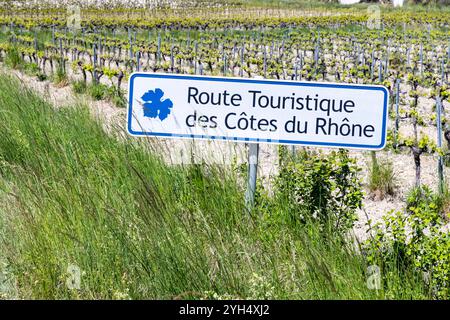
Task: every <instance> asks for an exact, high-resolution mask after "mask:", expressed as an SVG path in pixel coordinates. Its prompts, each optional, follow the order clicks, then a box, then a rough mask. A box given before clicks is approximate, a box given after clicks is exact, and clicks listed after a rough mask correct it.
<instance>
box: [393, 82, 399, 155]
mask: <svg viewBox="0 0 450 320" xmlns="http://www.w3.org/2000/svg"><path fill="white" fill-rule="evenodd" d="M395 89H396V90H395V136H394V139H395V141H394V148H397V142H398V125H399V119H400V117H399V103H400V79H397V81H396V83H395Z"/></svg>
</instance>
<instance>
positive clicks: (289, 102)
mask: <svg viewBox="0 0 450 320" xmlns="http://www.w3.org/2000/svg"><path fill="white" fill-rule="evenodd" d="M388 95H389V93H388V90H387V89H386V88H385V87H383V86H376V85H356V84H336V83H317V82H298V81H277V80H259V79H242V78H221V77H207V76H188V75H174V74H153V73H133V74H132V75H131V76H130V80H129V107H128V117H127V119H128V125H127V128H128V132H129V133H130V134H131V135H135V136H158V137H171V138H190V139H192V138H194V139H224V140H232V141H242V142H267V143H278V144H296V145H307V146H324V147H339V148H356V149H370V150H379V149H382V148H383V147H384V146H385V144H386V130H387V116H388V110H387V106H388V100H389V97H388Z"/></svg>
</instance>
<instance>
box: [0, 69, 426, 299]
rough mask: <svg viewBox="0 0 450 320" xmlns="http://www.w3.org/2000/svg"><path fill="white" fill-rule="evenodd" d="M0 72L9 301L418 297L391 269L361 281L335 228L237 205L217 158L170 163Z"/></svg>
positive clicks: (354, 257) (237, 195) (0, 164)
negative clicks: (378, 279) (75, 283)
mask: <svg viewBox="0 0 450 320" xmlns="http://www.w3.org/2000/svg"><path fill="white" fill-rule="evenodd" d="M0 80H1V81H0V132H1V133H2V136H1V139H0V273H2V272H5V271H6V270H7V271H8V272H9V273H10V276H9V279H13V280H15V281H16V283H17V288H16V290H17V291H18V293H19V296H20V297H25V298H176V297H178V298H218V297H219V298H230V297H234V298H286V299H289V298H300V299H305V298H306V299H324V298H344V299H348V298H419V297H423V295H422V289H421V286H420V285H418V284H417V283H416V282H415V280H414V277H410V276H409V275H408V274H405V275H404V276H402V277H399V276H398V275H397V272H396V271H395V269H393V272H392V274H390V275H389V276H388V277H386V279H385V280H386V281H385V288H384V289H383V290H380V291H374V290H369V289H367V286H366V276H365V270H366V268H367V266H366V264H365V262H364V260H363V259H362V257H361V256H360V255H358V254H356V253H355V252H353V250H352V249H350V248H347V246H345V245H343V244H342V241H341V240H340V239H339V238H338V237H337V236H336V235H326V234H323V233H320V232H318V231H317V228H316V227H315V226H314V225H308V226H292V225H289V224H276V225H273V224H268V223H267V222H266V221H267V220H265V219H264V218H263V217H261V216H260V215H259V214H258V210H255V212H254V213H252V214H251V215H249V214H248V213H246V212H245V210H244V207H243V199H242V191H241V190H240V188H239V184H238V183H237V181H236V179H235V178H234V177H235V174H232V172H231V170H230V168H224V167H212V166H208V165H203V166H190V167H178V168H175V167H171V168H169V167H167V166H166V165H164V164H163V163H161V162H160V161H158V159H157V158H155V157H154V156H152V155H151V154H148V153H146V152H145V151H144V148H143V147H142V146H139V145H138V144H137V143H136V142H135V141H136V140H130V141H121V142H119V139H116V138H115V137H111V136H108V135H106V134H105V133H104V132H103V131H102V129H101V126H100V125H99V124H98V123H96V122H95V121H93V120H92V119H91V118H90V116H89V114H88V111H87V110H86V108H84V107H82V106H80V107H76V108H63V109H59V110H55V109H53V108H52V107H51V106H50V105H49V104H47V103H45V102H43V101H42V99H40V98H39V97H37V96H36V95H35V94H33V93H31V92H29V91H26V90H24V88H22V87H21V86H20V84H19V83H18V82H17V81H16V80H14V79H11V78H10V77H9V76H7V75H5V74H0ZM273 214H274V215H275V214H278V213H276V212H274V213H273ZM2 262H3V263H2ZM70 264H73V265H76V266H78V267H79V268H80V269H81V271H82V275H81V289H80V290H69V289H68V288H67V286H66V280H67V278H68V273H67V268H68V265H70ZM2 269H3V270H2ZM0 289H1V286H0ZM0 297H1V295H0Z"/></svg>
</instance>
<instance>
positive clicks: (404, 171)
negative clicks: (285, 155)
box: [6, 69, 450, 240]
mask: <svg viewBox="0 0 450 320" xmlns="http://www.w3.org/2000/svg"><path fill="white" fill-rule="evenodd" d="M6 72H8V73H12V74H14V75H15V76H17V77H18V78H19V79H20V80H21V81H22V83H23V84H24V85H25V86H26V87H28V88H30V89H32V90H35V91H36V92H38V93H39V94H40V95H42V96H43V97H44V98H45V99H46V100H48V101H49V102H51V103H52V104H53V105H55V106H56V107H62V106H71V105H75V104H77V103H78V104H79V103H84V104H86V105H88V106H89V109H90V110H91V112H92V114H93V116H94V117H95V118H96V119H98V120H99V121H100V122H101V123H102V124H103V125H104V128H105V130H106V131H107V132H111V130H114V131H115V132H121V133H123V134H124V135H125V133H124V132H125V130H124V125H125V119H126V109H120V108H117V107H114V106H113V105H112V104H111V103H109V102H107V101H93V100H92V99H90V98H88V97H86V96H84V95H75V94H74V93H73V92H72V90H71V88H70V87H69V86H66V87H57V86H55V85H54V84H52V83H51V82H49V81H43V82H39V81H37V80H36V79H34V78H32V77H30V76H27V75H25V74H23V73H21V72H19V71H16V70H13V71H11V70H9V69H8V70H7V71H6ZM425 107H426V109H428V108H431V107H432V106H431V105H430V104H427V105H425ZM402 130H405V131H407V130H408V131H409V130H410V128H409V127H408V126H406V125H405V126H404V127H403V129H402ZM427 131H428V132H427V133H428V134H429V135H430V137H431V138H434V136H435V132H436V130H435V128H430V129H427ZM147 139H148V141H149V146H150V147H151V148H152V149H153V150H155V151H156V152H158V154H161V155H162V156H163V157H164V158H165V160H166V161H167V162H169V163H187V162H192V160H193V161H195V162H197V161H198V162H200V163H201V162H202V161H205V162H206V163H212V162H214V163H225V164H230V163H231V162H235V163H237V164H239V163H246V154H247V150H246V145H245V144H243V143H230V142H224V141H192V140H173V139H156V138H147ZM327 150H328V149H325V148H324V152H327ZM350 154H351V155H352V156H353V157H355V158H356V159H357V163H358V165H359V166H360V167H361V168H362V171H361V174H360V178H361V180H362V181H363V183H364V184H365V185H366V181H367V178H368V164H369V163H370V153H369V152H366V151H351V152H350ZM377 156H378V158H379V159H382V158H389V159H391V160H392V161H393V163H394V168H395V176H396V180H397V186H398V187H397V188H396V191H397V193H396V195H395V196H394V197H388V198H385V199H377V198H376V197H375V198H374V197H373V195H370V194H369V192H367V190H366V196H365V198H364V201H363V208H362V209H361V210H358V217H359V220H358V221H357V223H356V226H355V228H354V231H355V235H356V236H357V237H358V238H359V239H361V240H362V239H366V238H367V236H368V235H367V233H366V230H367V225H366V223H367V217H369V219H371V220H372V222H376V221H379V220H380V219H381V217H382V216H383V215H384V214H386V213H388V212H389V211H391V210H403V209H404V198H405V196H406V194H407V192H408V190H410V189H411V187H413V185H414V182H415V171H414V168H415V167H414V160H413V157H412V155H410V154H409V153H408V154H406V153H402V154H395V153H392V152H391V151H380V152H378V153H377ZM421 161H422V177H421V178H422V183H423V184H426V185H429V186H431V187H432V188H435V187H436V186H437V174H436V172H437V167H436V164H437V157H436V156H431V155H423V156H422V157H421ZM277 163H278V161H277V146H276V145H268V144H261V147H260V165H259V175H260V176H261V177H264V181H265V182H266V184H267V186H269V185H270V182H269V181H270V178H271V177H272V176H274V175H275V174H276V173H277V170H278V168H277ZM445 174H446V176H449V174H450V169H449V168H445Z"/></svg>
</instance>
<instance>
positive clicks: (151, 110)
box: [141, 88, 173, 121]
mask: <svg viewBox="0 0 450 320" xmlns="http://www.w3.org/2000/svg"><path fill="white" fill-rule="evenodd" d="M163 96H164V92H163V91H162V90H161V89H159V88H156V89H155V90H149V91H147V92H146V93H145V94H144V95H143V96H142V98H141V99H142V101H144V104H143V107H144V117H148V118H159V119H160V120H161V121H163V120H165V119H166V118H167V117H168V116H169V114H170V111H171V109H172V107H173V102H172V100H170V99H164V100H162V97H163Z"/></svg>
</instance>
